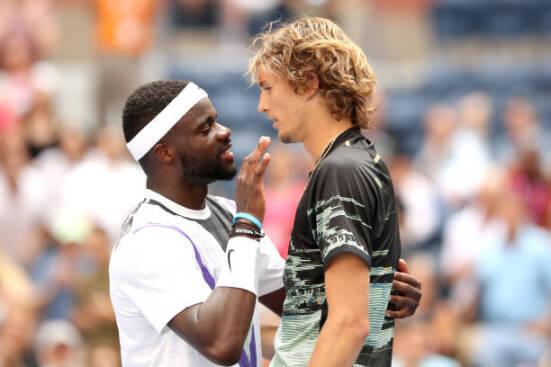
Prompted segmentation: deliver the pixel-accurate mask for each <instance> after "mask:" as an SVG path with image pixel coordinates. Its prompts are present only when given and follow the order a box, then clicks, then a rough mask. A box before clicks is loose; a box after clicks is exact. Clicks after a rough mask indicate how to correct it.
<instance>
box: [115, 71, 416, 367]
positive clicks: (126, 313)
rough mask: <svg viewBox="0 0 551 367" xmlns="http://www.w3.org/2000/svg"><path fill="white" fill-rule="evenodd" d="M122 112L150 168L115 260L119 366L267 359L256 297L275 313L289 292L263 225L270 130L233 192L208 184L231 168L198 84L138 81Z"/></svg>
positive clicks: (139, 156)
mask: <svg viewBox="0 0 551 367" xmlns="http://www.w3.org/2000/svg"><path fill="white" fill-rule="evenodd" d="M122 119H123V130H124V135H125V139H126V141H127V142H128V143H127V146H128V149H129V151H130V152H131V154H132V156H133V157H134V158H135V159H136V160H137V161H138V162H139V164H140V165H141V166H142V168H143V170H144V171H145V173H146V175H147V189H146V193H145V198H144V200H143V201H142V202H141V203H140V204H139V205H138V207H137V208H136V210H134V212H133V213H132V214H131V215H130V216H129V217H128V218H127V220H126V222H125V224H124V225H123V228H122V232H121V235H120V239H119V241H118V243H117V244H116V246H115V247H114V248H113V252H112V255H111V260H110V268H109V276H110V292H111V301H112V304H113V308H114V310H115V314H116V319H117V325H118V328H119V337H120V345H121V357H122V364H123V366H124V367H130V366H131V367H138V366H194V367H195V366H197V367H203V366H219V365H225V366H228V365H234V366H240V367H245V366H249V367H260V366H262V349H261V340H260V327H259V326H260V325H259V318H258V311H257V301H260V302H261V303H263V304H264V305H266V306H267V307H268V308H269V309H271V310H273V311H274V312H275V313H277V314H278V315H281V312H282V307H283V300H284V297H285V292H284V288H283V281H282V278H283V267H284V261H283V259H281V257H280V256H279V254H278V252H277V250H276V249H275V246H274V245H273V244H272V243H271V241H270V239H269V238H268V236H266V235H265V234H264V232H263V231H262V221H263V217H264V211H265V201H264V193H263V176H264V172H265V171H266V167H267V166H268V163H269V159H270V157H269V154H268V153H266V150H267V148H268V146H269V144H270V140H269V138H266V137H261V138H260V139H259V142H258V145H257V146H256V149H255V150H254V151H253V152H252V153H251V154H250V155H249V156H248V157H246V158H245V160H244V161H243V165H242V167H241V169H240V171H239V174H238V177H237V184H236V199H235V201H232V200H229V199H225V198H221V197H217V196H212V195H208V184H209V183H212V182H214V181H216V180H228V179H232V178H233V177H234V176H235V174H236V173H237V168H236V166H235V163H234V156H233V153H232V152H231V151H230V149H231V140H230V135H231V132H230V130H229V129H228V128H226V127H224V126H222V125H221V124H219V123H218V122H217V114H216V110H215V109H214V107H213V105H212V104H211V102H210V100H209V99H208V97H207V94H206V92H205V91H203V90H202V89H201V88H199V87H198V86H196V85H195V84H193V83H191V82H186V81H158V82H153V83H149V84H145V85H143V86H141V87H139V88H138V89H137V90H136V91H134V92H133V93H132V95H130V97H129V98H128V100H127V102H126V105H125V107H124V111H123V118H122ZM405 276H406V277H409V278H407V280H406V282H410V283H411V284H413V282H414V281H415V280H414V278H412V277H410V276H409V275H407V274H405ZM412 302H415V300H412ZM263 342H266V341H265V340H263ZM268 342H270V341H269V340H268ZM267 345H271V343H267ZM268 350H269V349H268Z"/></svg>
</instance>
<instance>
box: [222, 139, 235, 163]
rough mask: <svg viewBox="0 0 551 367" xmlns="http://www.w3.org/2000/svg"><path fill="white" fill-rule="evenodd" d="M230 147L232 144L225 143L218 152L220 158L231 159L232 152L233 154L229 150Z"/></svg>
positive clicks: (232, 156)
mask: <svg viewBox="0 0 551 367" xmlns="http://www.w3.org/2000/svg"><path fill="white" fill-rule="evenodd" d="M231 147H232V144H231V143H228V144H227V145H226V147H225V148H224V150H222V152H220V158H222V159H225V160H229V161H233V158H234V154H233V152H230V149H231Z"/></svg>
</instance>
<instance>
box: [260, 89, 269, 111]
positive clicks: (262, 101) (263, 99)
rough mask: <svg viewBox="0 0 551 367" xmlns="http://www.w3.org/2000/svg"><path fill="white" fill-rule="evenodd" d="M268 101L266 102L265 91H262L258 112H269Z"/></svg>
mask: <svg viewBox="0 0 551 367" xmlns="http://www.w3.org/2000/svg"><path fill="white" fill-rule="evenodd" d="M268 109H269V108H268V103H267V102H266V97H265V96H264V93H262V92H261V93H260V97H259V98H258V112H260V113H268Z"/></svg>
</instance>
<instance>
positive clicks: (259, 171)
mask: <svg viewBox="0 0 551 367" xmlns="http://www.w3.org/2000/svg"><path fill="white" fill-rule="evenodd" d="M269 163H270V153H266V154H264V157H263V158H262V162H261V163H260V165H259V166H258V167H257V168H256V170H255V173H254V175H255V178H256V179H257V180H261V179H262V178H263V177H264V173H265V172H266V168H267V167H268V164H269Z"/></svg>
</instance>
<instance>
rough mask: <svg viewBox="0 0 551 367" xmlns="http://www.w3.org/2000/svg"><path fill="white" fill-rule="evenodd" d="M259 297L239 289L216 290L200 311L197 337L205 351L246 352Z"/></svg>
mask: <svg viewBox="0 0 551 367" xmlns="http://www.w3.org/2000/svg"><path fill="white" fill-rule="evenodd" d="M255 304H256V297H255V295H254V294H252V293H250V292H248V291H245V290H243V289H239V288H229V287H217V288H215V289H214V291H213V292H212V294H211V296H210V297H209V298H208V299H207V301H206V302H205V303H203V304H201V305H200V307H199V308H198V310H197V314H196V317H197V319H196V320H197V325H196V326H197V329H196V330H198V334H199V336H200V338H201V340H202V341H203V345H204V347H206V348H214V349H218V348H221V347H222V348H225V349H235V348H237V349H238V351H241V349H243V343H244V342H245V338H246V337H247V333H248V331H249V329H250V326H251V319H252V316H253V313H254V308H255Z"/></svg>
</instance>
